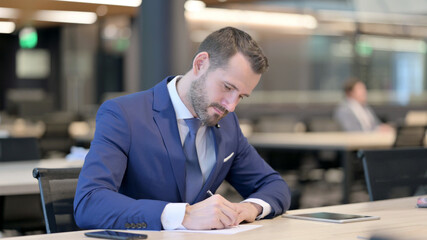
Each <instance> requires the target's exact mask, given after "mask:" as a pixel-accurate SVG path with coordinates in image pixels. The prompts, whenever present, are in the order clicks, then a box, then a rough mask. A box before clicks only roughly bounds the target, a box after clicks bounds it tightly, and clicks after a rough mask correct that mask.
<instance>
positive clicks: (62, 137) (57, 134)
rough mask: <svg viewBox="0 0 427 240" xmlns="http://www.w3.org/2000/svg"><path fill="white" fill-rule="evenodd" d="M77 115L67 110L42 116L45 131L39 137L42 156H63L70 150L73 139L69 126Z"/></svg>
mask: <svg viewBox="0 0 427 240" xmlns="http://www.w3.org/2000/svg"><path fill="white" fill-rule="evenodd" d="M76 120H78V116H77V115H76V114H73V113H68V112H56V113H49V114H46V115H45V116H44V118H43V121H44V123H45V132H44V134H43V135H42V136H41V138H40V148H41V150H42V156H43V157H44V158H50V157H52V156H54V157H58V155H59V157H64V156H65V155H66V154H67V153H69V152H70V148H71V146H73V144H74V141H73V138H72V137H71V135H70V132H69V127H70V124H71V123H72V122H73V121H76Z"/></svg>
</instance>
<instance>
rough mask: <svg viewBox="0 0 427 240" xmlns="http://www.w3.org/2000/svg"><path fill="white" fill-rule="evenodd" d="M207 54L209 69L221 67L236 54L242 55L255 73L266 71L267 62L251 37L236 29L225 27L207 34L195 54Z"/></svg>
mask: <svg viewBox="0 0 427 240" xmlns="http://www.w3.org/2000/svg"><path fill="white" fill-rule="evenodd" d="M201 52H207V53H208V54H209V60H210V63H211V66H210V68H211V69H216V68H219V67H223V66H225V65H226V64H227V63H228V60H229V59H230V58H231V57H232V56H234V55H235V54H236V53H237V52H240V53H242V54H243V55H244V56H245V57H246V59H248V61H249V62H250V64H251V68H252V70H253V71H254V72H255V73H258V74H261V73H264V72H265V71H267V69H268V60H267V57H266V56H265V55H264V53H263V51H262V50H261V48H260V47H259V45H258V44H257V43H256V42H255V40H253V39H252V37H251V36H250V35H249V34H247V33H246V32H243V31H241V30H239V29H237V28H233V27H225V28H222V29H219V30H217V31H215V32H213V33H211V34H209V35H208V36H207V37H206V38H205V40H203V42H202V43H201V44H200V46H199V49H198V50H197V53H196V55H197V54H199V53H201Z"/></svg>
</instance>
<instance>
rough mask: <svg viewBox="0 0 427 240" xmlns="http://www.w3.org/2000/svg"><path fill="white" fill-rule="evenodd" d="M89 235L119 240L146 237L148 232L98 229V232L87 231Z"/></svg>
mask: <svg viewBox="0 0 427 240" xmlns="http://www.w3.org/2000/svg"><path fill="white" fill-rule="evenodd" d="M85 235H86V236H88V237H95V238H104V239H118V240H134V239H146V238H147V234H141V233H127V232H119V231H111V230H104V231H96V232H87V233H85Z"/></svg>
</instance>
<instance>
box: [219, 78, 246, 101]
mask: <svg viewBox="0 0 427 240" xmlns="http://www.w3.org/2000/svg"><path fill="white" fill-rule="evenodd" d="M224 82H225V83H226V84H228V85H230V86H231V87H232V88H234V89H236V90H237V91H239V89H238V88H237V87H236V85H234V84H232V83H230V82H228V81H224ZM241 96H243V97H249V96H250V94H241Z"/></svg>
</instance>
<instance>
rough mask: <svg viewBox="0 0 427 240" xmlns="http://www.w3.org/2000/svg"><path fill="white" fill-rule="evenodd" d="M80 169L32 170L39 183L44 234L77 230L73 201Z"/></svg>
mask: <svg viewBox="0 0 427 240" xmlns="http://www.w3.org/2000/svg"><path fill="white" fill-rule="evenodd" d="M80 170H81V169H80V168H50V169H49V168H34V170H33V177H34V178H37V179H38V181H39V188H40V197H41V202H42V208H43V214H44V219H45V223H46V232H47V233H55V232H67V231H75V230H79V228H78V227H77V225H76V223H75V221H74V216H73V201H74V194H75V192H76V187H77V180H78V177H79V174H80Z"/></svg>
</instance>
